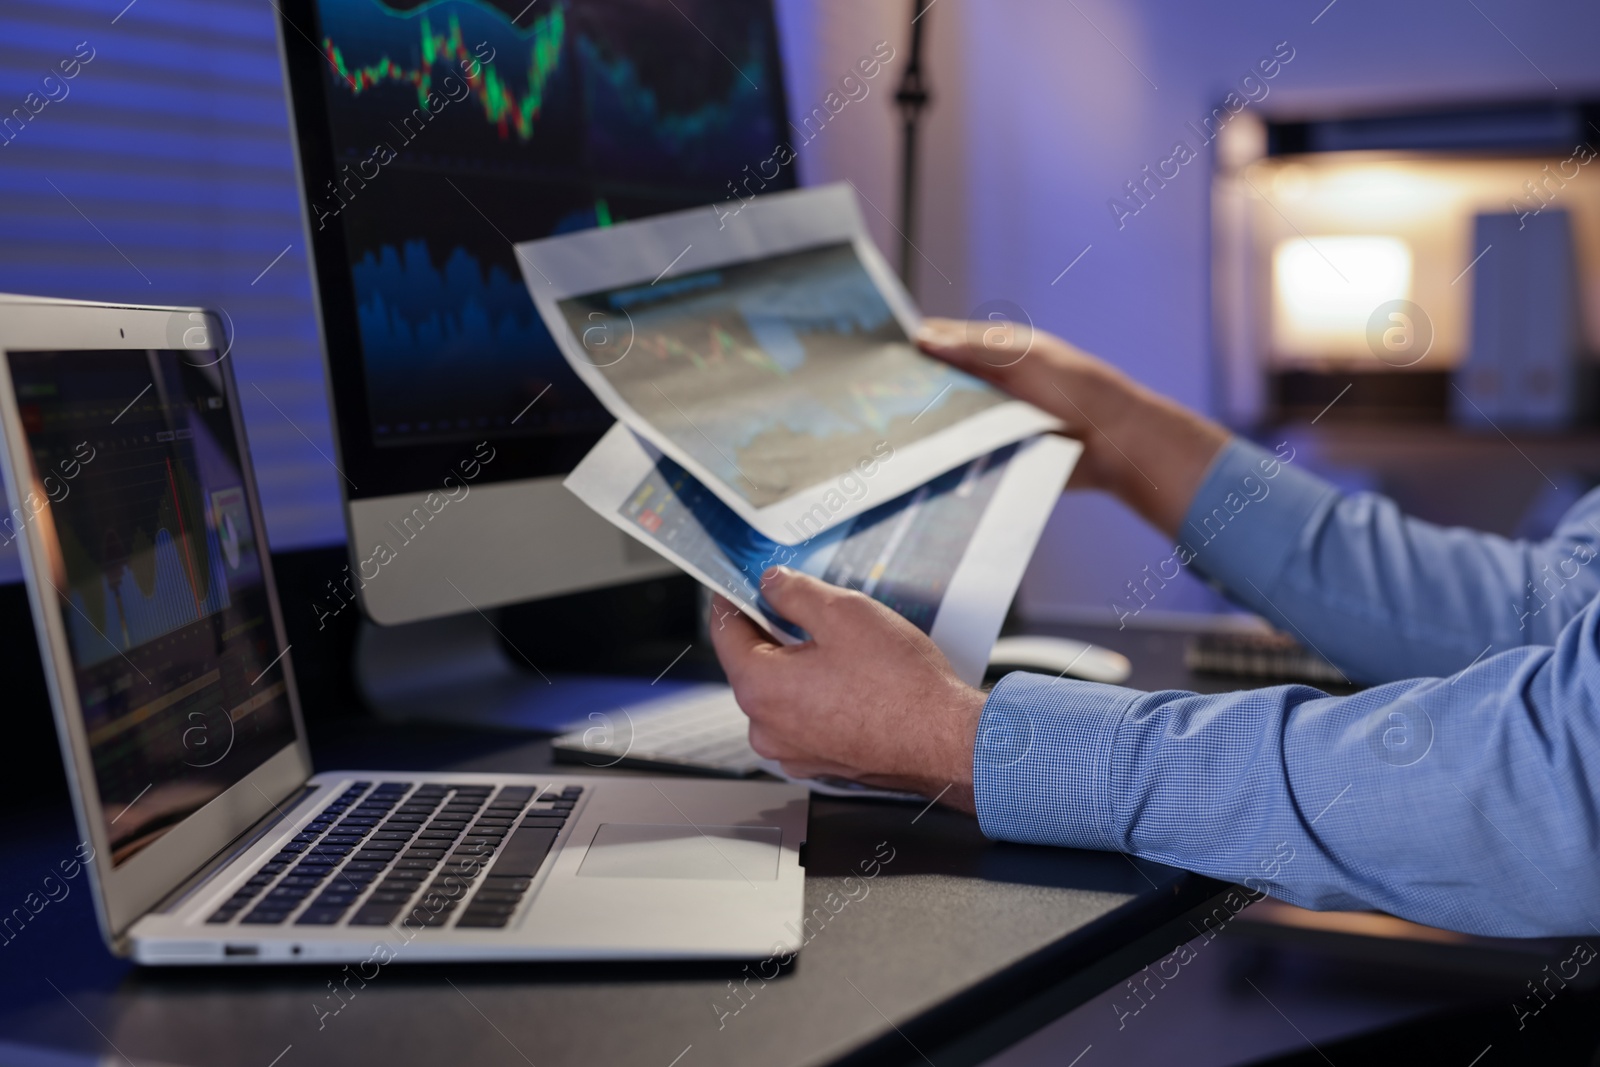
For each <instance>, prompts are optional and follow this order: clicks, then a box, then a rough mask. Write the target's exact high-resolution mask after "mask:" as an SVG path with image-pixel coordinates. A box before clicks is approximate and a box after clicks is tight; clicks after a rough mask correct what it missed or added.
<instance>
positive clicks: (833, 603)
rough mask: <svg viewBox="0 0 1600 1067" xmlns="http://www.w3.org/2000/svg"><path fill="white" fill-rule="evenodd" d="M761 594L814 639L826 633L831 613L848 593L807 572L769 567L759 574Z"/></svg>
mask: <svg viewBox="0 0 1600 1067" xmlns="http://www.w3.org/2000/svg"><path fill="white" fill-rule="evenodd" d="M761 595H762V596H763V597H765V598H766V600H767V603H769V604H771V605H772V607H773V609H774V610H776V611H777V613H778V614H779V615H782V616H783V617H784V618H785V619H788V620H789V621H790V622H792V623H794V624H795V625H796V626H799V627H800V628H801V629H803V630H805V631H806V633H808V634H810V635H811V636H812V638H813V639H815V638H818V637H820V636H821V635H822V634H824V633H826V632H827V630H828V628H829V623H830V621H831V616H832V615H833V614H834V612H836V611H837V609H838V607H839V605H840V602H841V601H843V600H844V599H845V598H846V597H848V596H849V595H850V594H849V593H848V592H847V591H846V590H843V589H840V588H839V587H838V586H836V585H829V584H828V583H827V582H824V581H823V580H822V579H820V578H813V577H811V575H809V574H802V573H800V572H799V571H796V570H790V569H789V568H788V567H772V568H769V569H768V570H767V571H766V573H765V574H763V575H762V576H761Z"/></svg>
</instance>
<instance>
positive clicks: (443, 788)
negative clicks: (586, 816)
mask: <svg viewBox="0 0 1600 1067" xmlns="http://www.w3.org/2000/svg"><path fill="white" fill-rule="evenodd" d="M582 793H583V789H582V787H580V786H575V785H573V786H567V787H566V788H564V789H562V790H561V792H560V793H559V794H556V793H553V792H551V791H549V790H536V789H535V788H534V787H533V786H502V787H500V789H499V790H498V791H497V790H496V789H495V787H493V786H488V785H452V784H445V783H437V782H423V783H420V784H413V783H411V782H380V783H378V784H377V785H376V786H374V785H373V784H372V783H371V782H356V783H354V784H353V785H351V786H350V788H348V789H346V790H345V791H344V792H343V793H341V794H340V795H339V796H337V797H336V798H334V800H333V801H332V802H331V803H329V804H328V805H327V806H326V807H324V808H323V809H322V810H321V812H319V813H318V814H317V817H316V818H315V819H313V820H312V821H311V822H310V823H309V824H308V825H307V826H306V827H305V829H304V830H303V831H301V832H300V833H298V834H296V835H295V837H294V839H293V840H291V841H289V842H288V843H287V844H285V845H284V847H283V849H282V850H281V851H279V852H278V853H277V854H276V855H275V856H273V857H272V858H270V859H269V860H268V861H267V862H266V863H264V864H262V865H261V867H260V868H259V869H258V870H257V871H256V872H255V874H254V875H252V876H251V878H250V879H249V881H247V882H245V884H244V885H242V886H240V887H239V890H238V892H236V893H234V895H233V896H232V897H230V898H228V900H227V901H226V902H224V903H223V905H222V906H221V907H220V908H218V909H217V910H216V911H215V912H213V913H212V914H211V916H210V917H209V918H208V919H206V922H207V923H211V924H223V923H232V922H235V921H237V922H239V923H242V924H245V925H248V926H282V925H285V924H293V925H297V926H340V925H344V926H388V925H390V924H391V923H394V922H396V921H401V922H404V923H406V924H408V925H411V926H426V927H438V926H449V925H452V924H453V925H455V926H456V927H458V928H477V929H498V928H501V927H504V926H505V925H506V924H507V923H508V922H510V921H511V916H512V915H513V914H515V913H516V910H517V908H518V906H519V905H520V904H521V902H522V898H523V896H524V894H526V893H527V891H528V888H529V887H530V886H531V885H532V884H533V876H534V875H535V874H537V873H538V871H539V867H540V866H541V865H542V864H543V863H544V859H545V856H546V855H547V854H548V853H549V852H550V848H551V846H552V845H554V844H555V839H556V835H557V834H559V833H560V832H561V827H562V826H563V825H565V821H566V819H567V816H568V815H569V814H570V813H571V812H572V809H573V807H574V806H575V805H576V804H577V801H578V798H579V797H580V796H581V795H582ZM480 876H481V877H480Z"/></svg>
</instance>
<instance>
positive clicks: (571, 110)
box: [279, 0, 795, 624]
mask: <svg viewBox="0 0 1600 1067" xmlns="http://www.w3.org/2000/svg"><path fill="white" fill-rule="evenodd" d="M280 12H281V19H280V23H279V47H280V49H281V52H282V57H283V62H284V67H285V70H286V72H287V82H288V88H289V94H290V102H291V108H290V109H291V113H292V116H293V124H294V131H295V141H296V147H297V165H298V168H299V176H300V181H301V189H302V195H303V200H304V210H305V215H306V225H307V230H308V235H309V244H310V249H311V261H312V268H313V276H314V279H315V290H316V298H317V308H318V315H319V318H320V328H321V332H322V341H323V348H324V354H325V365H326V369H327V377H328V387H329V391H330V394H331V399H332V405H333V412H334V424H335V436H336V441H337V446H338V456H337V459H338V467H339V474H340V478H341V488H342V491H343V493H344V500H345V518H346V524H347V532H348V536H349V544H350V553H351V557H352V558H351V561H350V572H349V574H348V575H347V576H346V577H345V579H344V584H345V585H346V587H347V588H352V589H354V590H357V591H359V595H360V597H361V599H362V603H363V605H364V607H365V609H366V611H367V614H368V615H369V616H370V617H371V618H373V619H374V620H375V621H377V622H380V623H385V624H393V623H404V622H411V621H416V620H422V619H428V618H434V617H438V616H443V615H450V614H456V613H461V612H468V611H472V610H473V609H485V608H488V607H491V606H497V605H502V604H508V603H512V602H516V601H521V600H528V599H532V598H536V597H544V596H551V595H555V594H558V593H567V592H574V591H578V590H583V589H591V588H596V587H599V586H604V585H610V584H616V583H620V582H625V581H630V580H635V579H642V578H648V577H653V576H656V575H660V574H664V573H669V572H670V567H667V566H665V565H664V564H663V562H662V561H661V560H659V559H658V558H656V557H654V555H653V554H652V553H648V552H645V551H642V550H641V549H639V548H638V547H637V546H636V545H634V543H633V542H632V541H631V540H630V539H628V538H627V537H625V536H623V535H622V534H621V533H620V532H618V531H617V530H615V529H614V528H613V527H611V526H610V525H609V524H607V523H606V522H605V521H604V520H602V519H600V518H599V517H597V516H595V515H593V514H591V513H590V512H589V511H588V509H587V508H586V507H585V506H584V505H583V504H581V503H580V502H579V501H578V500H577V498H575V497H573V496H572V495H571V494H569V493H568V492H567V491H566V490H565V489H564V488H562V486H561V484H560V483H561V479H562V477H563V476H564V475H565V474H566V473H567V472H568V471H570V470H571V468H572V467H573V466H574V465H575V464H576V463H577V461H578V460H579V459H580V458H581V457H582V456H583V455H584V454H585V453H586V452H587V451H588V450H589V448H590V447H591V446H592V445H593V444H594V443H595V442H596V441H598V440H599V438H600V436H601V434H602V433H604V432H605V430H606V429H607V428H608V427H609V426H610V424H611V422H612V419H611V416H610V415H609V414H608V413H607V412H606V411H605V409H604V408H602V407H601V406H600V404H599V403H598V401H596V400H595V398H594V396H593V395H592V394H591V393H590V392H589V391H588V389H587V388H585V387H584V386H583V385H582V384H581V383H580V382H579V380H578V378H577V376H576V375H574V374H573V373H572V372H571V371H570V370H569V369H568V367H567V366H566V364H565V362H564V361H563V359H562V357H561V355H560V353H559V352H558V351H557V349H556V346H555V343H554V341H553V340H552V339H551V338H550V336H549V335H548V333H547V332H546V331H545V329H544V326H543V324H542V323H541V321H540V319H539V316H538V313H537V312H536V311H535V309H534V305H533V301H532V300H531V299H530V297H529V296H528V293H527V290H526V289H525V288H524V285H523V281H522V272H521V270H520V269H519V266H518V263H517V256H516V252H515V251H514V249H513V244H514V243H515V242H518V241H524V240H529V239H532V238H539V237H546V236H549V235H551V234H558V233H564V232H568V231H571V230H577V229H583V228H586V227H591V226H597V225H598V226H605V225H609V224H610V223H611V222H613V221H621V220H624V219H630V218H639V217H642V216H646V215H650V214H655V213H659V212H663V211H671V210H679V209H683V208H687V207H694V206H697V205H701V204H711V203H713V202H715V201H718V200H723V199H726V198H727V197H729V196H732V195H734V193H735V191H737V192H738V194H739V195H741V196H748V195H749V194H748V192H746V190H747V189H759V188H764V189H767V190H771V189H782V188H791V187H793V185H794V184H795V182H794V177H793V174H792V173H791V171H790V170H789V169H787V168H786V169H784V170H783V171H781V172H780V173H779V174H778V175H777V176H776V177H765V178H764V180H763V179H758V182H762V184H758V185H754V186H752V185H750V184H749V183H750V178H751V175H752V174H754V173H755V172H756V170H757V169H758V168H759V167H760V166H761V164H762V163H763V162H764V161H770V160H771V159H772V158H773V155H774V150H775V148H776V146H778V145H779V144H780V143H782V142H786V141H787V129H788V118H787V113H786V103H785V99H784V91H783V75H782V69H781V66H780V60H779V54H778V41H777V27H776V20H775V16H774V12H773V9H772V5H771V2H770V0H583V2H582V3H577V2H572V0H539V2H537V3H529V2H528V0H282V3H281V6H280Z"/></svg>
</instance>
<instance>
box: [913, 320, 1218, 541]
mask: <svg viewBox="0 0 1600 1067" xmlns="http://www.w3.org/2000/svg"><path fill="white" fill-rule="evenodd" d="M917 344H918V345H919V346H921V348H922V350H923V351H924V352H926V353H928V354H929V355H930V356H933V357H934V358H936V359H942V360H944V361H945V362H946V363H949V364H950V365H951V366H953V367H956V368H957V369H959V370H963V371H966V372H967V373H968V374H971V375H972V376H973V377H976V378H982V379H983V380H984V381H986V382H989V383H990V384H992V385H994V386H995V387H996V388H998V389H1000V390H1003V391H1004V392H1007V393H1010V394H1011V395H1012V396H1014V397H1016V398H1017V399H1018V400H1026V401H1027V402H1028V403H1030V404H1032V405H1033V406H1034V407H1036V408H1042V409H1043V410H1045V411H1048V412H1049V413H1050V414H1052V415H1054V416H1055V417H1056V418H1058V419H1060V420H1061V421H1062V422H1064V423H1066V425H1067V433H1069V434H1070V435H1072V436H1073V437H1076V438H1079V439H1080V440H1082V441H1083V445H1084V447H1083V458H1082V459H1081V460H1079V461H1078V466H1077V467H1076V469H1074V470H1073V472H1072V481H1071V482H1070V483H1068V484H1069V487H1070V488H1073V489H1103V490H1105V491H1106V492H1109V493H1112V494H1115V495H1116V496H1117V497H1119V498H1121V499H1122V501H1123V502H1124V503H1126V504H1127V505H1128V506H1129V507H1131V508H1133V509H1134V510H1135V511H1137V512H1138V513H1139V514H1140V515H1143V516H1144V517H1145V519H1146V520H1148V521H1149V522H1150V523H1151V524H1152V525H1154V526H1156V527H1158V528H1159V529H1161V530H1164V531H1166V532H1167V533H1173V532H1174V531H1176V530H1177V528H1178V526H1179V525H1180V524H1181V523H1182V522H1183V517H1184V516H1185V515H1186V514H1188V512H1189V504H1190V503H1191V502H1192V501H1193V500H1194V494H1195V492H1196V491H1197V490H1198V489H1199V488H1200V483H1201V482H1202V481H1203V480H1204V479H1205V474H1206V470H1207V469H1208V468H1209V467H1210V466H1211V461H1212V459H1213V458H1215V457H1216V454H1217V453H1218V452H1219V451H1221V449H1222V446H1223V445H1224V444H1226V443H1227V440H1228V432H1227V431H1226V430H1224V429H1223V428H1222V427H1220V426H1218V425H1216V424H1215V423H1213V422H1210V421H1208V420H1207V419H1204V418H1202V417H1200V416H1199V415H1196V414H1195V413H1194V412H1192V411H1189V410H1188V409H1186V408H1184V407H1182V406H1180V405H1179V404H1177V403H1174V402H1173V401H1171V400H1168V399H1167V398H1166V397H1163V396H1159V395H1157V394H1155V393H1152V392H1151V391H1150V390H1148V389H1146V388H1144V387H1143V386H1141V385H1139V384H1138V383H1137V382H1135V381H1134V380H1133V379H1131V378H1129V377H1128V376H1127V375H1125V374H1123V373H1122V372H1121V371H1119V370H1117V369H1116V368H1115V367H1112V366H1111V365H1110V364H1109V363H1106V362H1104V361H1103V360H1099V359H1096V358H1095V357H1094V356H1091V355H1089V354H1088V353H1086V352H1084V351H1083V350H1082V349H1079V348H1077V347H1075V346H1073V345H1070V344H1068V343H1067V342H1066V341H1063V340H1062V339H1061V338H1059V337H1054V336H1052V335H1050V334H1048V333H1045V332H1044V331H1042V330H1032V329H1029V328H1028V327H1027V326H1025V325H1022V324H1019V323H1010V322H999V323H996V322H961V321H958V320H955V319H928V320H927V321H926V322H924V324H923V327H922V330H921V332H920V333H919V334H918V335H917Z"/></svg>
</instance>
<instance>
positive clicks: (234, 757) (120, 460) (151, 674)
mask: <svg viewBox="0 0 1600 1067" xmlns="http://www.w3.org/2000/svg"><path fill="white" fill-rule="evenodd" d="M7 359H8V362H9V364H10V372H11V380H12V385H13V388H14V390H15V392H16V397H17V405H18V408H19V411H20V413H21V417H22V428H23V432H24V434H25V435H26V438H27V446H28V451H29V453H30V458H31V460H32V466H33V477H32V487H31V492H28V491H25V492H19V493H18V494H17V496H18V498H19V499H16V500H13V501H12V505H13V507H12V511H11V514H10V516H9V517H8V519H7V520H6V521H5V522H4V523H3V524H0V525H3V526H4V527H5V530H4V534H5V536H6V537H7V538H11V537H15V536H17V535H18V534H19V533H21V530H19V529H18V527H19V526H27V527H30V528H31V530H32V533H33V536H34V537H35V538H37V540H33V541H32V543H33V544H35V545H38V546H41V547H42V548H43V553H42V555H43V556H44V557H46V559H45V560H44V561H43V562H44V563H45V564H46V565H47V571H48V573H49V575H50V577H49V581H50V583H51V585H52V586H53V587H54V590H55V592H54V595H55V596H56V597H57V599H58V602H59V604H60V611H61V617H62V624H63V626H64V628H65V630H66V636H67V646H68V651H69V653H70V655H71V658H72V668H73V681H74V683H75V684H76V687H77V697H78V703H79V705H80V707H81V708H82V712H83V731H84V734H85V735H86V736H87V738H88V742H89V750H90V755H91V760H92V763H93V765H94V775H95V782H96V785H97V786H98V790H99V794H100V803H101V808H102V812H103V816H104V819H105V832H106V835H107V837H108V838H109V840H110V843H111V854H112V862H113V863H115V864H121V863H122V862H124V861H125V860H127V859H128V858H129V857H130V856H132V855H134V854H135V853H136V852H138V851H139V850H141V849H143V848H145V847H146V846H148V845H149V844H150V843H151V842H153V841H155V840H156V839H157V838H159V837H160V836H161V835H162V834H164V833H166V832H167V831H168V830H170V829H172V827H173V826H175V825H177V823H178V822H180V821H181V820H182V819H183V818H185V817H186V816H188V815H189V814H191V813H193V812H195V811H198V810H199V809H200V808H201V807H202V806H204V805H205V804H206V803H207V802H209V801H211V800H212V799H214V798H215V797H217V796H218V795H219V794H221V793H222V792H223V791H225V790H226V789H227V788H228V787H230V786H232V785H234V784H235V783H237V782H239V781H240V780H241V779H243V778H244V776H245V775H247V774H248V773H250V772H251V771H253V770H254V769H256V768H257V767H259V766H260V765H261V764H262V763H264V762H265V761H266V760H267V759H268V758H269V757H271V756H273V755H274V754H276V753H278V752H279V751H281V750H282V749H283V748H284V747H285V746H286V745H289V744H292V743H293V742H294V741H295V726H294V717H293V713H292V711H291V708H290V704H289V696H288V679H287V677H286V675H285V672H284V667H283V663H282V653H283V651H284V650H283V649H281V648H280V647H279V643H278V637H277V634H276V631H275V628H274V626H273V617H272V611H271V609H270V605H269V602H268V599H267V591H266V587H265V578H264V572H263V569H262V563H261V553H262V552H263V551H264V546H262V545H260V544H258V543H257V539H256V535H255V530H256V525H255V523H254V521H253V520H254V516H253V511H252V509H253V501H252V499H251V497H250V493H249V490H248V488H247V486H246V483H245V477H244V465H243V461H242V459H241V457H240V454H239V444H238V438H237V436H236V434H235V430H234V415H235V413H234V412H233V411H232V410H231V403H232V402H231V401H230V399H229V396H228V393H227V391H226V390H225V388H224V386H223V379H222V375H221V374H220V372H219V370H218V368H216V367H215V366H203V365H202V364H205V363H207V362H212V361H215V360H216V359H217V357H216V356H215V355H214V354H210V355H208V354H207V353H203V352H198V351H137V350H124V351H103V352H11V353H8V356H7ZM45 595H47V596H48V595H51V594H50V593H48V591H47V592H46V594H45Z"/></svg>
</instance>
